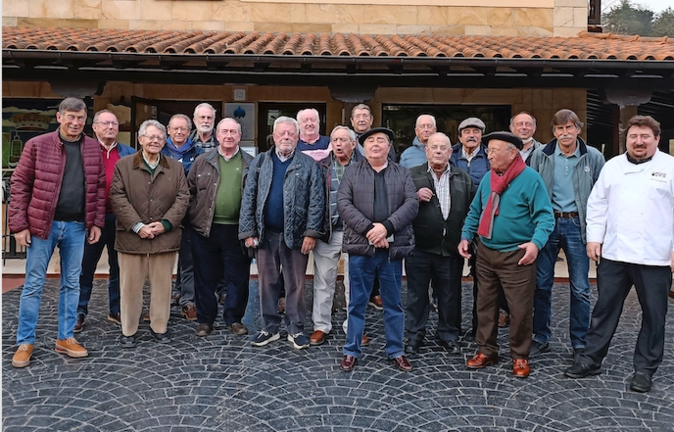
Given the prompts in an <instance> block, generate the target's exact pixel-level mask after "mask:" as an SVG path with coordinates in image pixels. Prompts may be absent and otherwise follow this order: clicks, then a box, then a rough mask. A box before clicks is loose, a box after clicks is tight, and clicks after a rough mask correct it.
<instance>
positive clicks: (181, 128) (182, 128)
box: [171, 126, 187, 132]
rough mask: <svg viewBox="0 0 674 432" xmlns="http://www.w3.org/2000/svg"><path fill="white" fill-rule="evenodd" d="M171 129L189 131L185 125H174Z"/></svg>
mask: <svg viewBox="0 0 674 432" xmlns="http://www.w3.org/2000/svg"><path fill="white" fill-rule="evenodd" d="M171 130H174V131H178V132H187V128H186V127H183V126H179V127H172V128H171Z"/></svg>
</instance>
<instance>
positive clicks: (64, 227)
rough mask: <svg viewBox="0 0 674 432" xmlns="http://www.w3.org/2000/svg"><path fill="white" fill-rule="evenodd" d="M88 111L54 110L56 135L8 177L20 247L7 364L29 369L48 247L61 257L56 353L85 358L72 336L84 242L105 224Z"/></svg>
mask: <svg viewBox="0 0 674 432" xmlns="http://www.w3.org/2000/svg"><path fill="white" fill-rule="evenodd" d="M86 120H87V107H86V105H85V104H84V102H83V101H82V100H81V99H76V98H66V99H64V100H63V101H62V102H61V104H60V105H59V110H58V112H57V113H56V121H57V122H58V123H59V128H58V130H56V131H54V132H49V133H46V134H42V135H38V136H36V137H34V138H31V139H30V140H28V142H26V146H25V147H24V149H23V152H22V153H21V158H20V159H19V164H18V166H17V167H16V170H15V171H14V174H13V175H12V178H11V191H12V199H11V201H10V202H9V210H8V218H9V230H10V232H12V233H14V237H15V238H16V242H17V243H18V244H19V246H23V247H25V248H27V257H26V281H25V283H24V286H23V290H22V292H21V302H20V304H19V327H18V329H17V332H16V344H17V347H18V348H17V350H16V353H15V354H14V358H13V359H12V365H13V366H14V367H17V368H21V367H26V366H28V365H29V364H30V358H31V356H32V355H33V344H34V342H35V327H36V326H37V319H38V313H39V311H40V295H41V294H42V288H43V287H44V283H45V280H46V277H47V267H48V266H49V260H50V259H51V256H52V254H53V253H54V248H55V247H56V246H58V247H59V251H60V255H61V288H60V294H59V308H58V309H59V310H58V337H57V339H56V352H58V353H63V354H66V355H67V356H69V357H76V358H79V357H86V356H87V355H89V354H88V352H87V350H86V348H84V347H83V346H81V345H80V344H79V343H78V342H77V340H75V338H74V337H73V329H74V327H75V323H76V321H77V302H78V300H79V294H80V292H79V291H80V283H79V280H78V279H79V276H80V272H81V270H82V257H83V255H84V243H85V241H86V242H88V243H89V244H93V243H96V242H98V241H99V239H100V237H101V228H103V227H104V226H105V167H104V165H103V160H102V159H101V150H100V146H99V144H98V143H97V142H96V140H94V139H92V138H89V137H87V136H86V135H84V133H83V129H84V124H85V123H86Z"/></svg>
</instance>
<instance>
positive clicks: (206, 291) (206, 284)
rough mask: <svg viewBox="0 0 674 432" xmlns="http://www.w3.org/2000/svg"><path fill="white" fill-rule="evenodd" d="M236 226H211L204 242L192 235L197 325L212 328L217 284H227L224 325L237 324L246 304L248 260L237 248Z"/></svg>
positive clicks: (239, 245) (237, 233) (237, 228)
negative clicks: (224, 282) (201, 324)
mask: <svg viewBox="0 0 674 432" xmlns="http://www.w3.org/2000/svg"><path fill="white" fill-rule="evenodd" d="M238 235H239V226H238V225H222V224H213V226H212V227H211V234H210V236H209V237H208V238H206V237H204V236H202V235H201V234H199V233H197V232H196V231H192V256H193V258H194V276H195V279H196V284H195V287H196V290H195V293H194V294H195V295H194V297H195V300H196V306H197V322H199V323H205V324H211V325H212V324H213V322H214V321H215V318H216V316H217V314H218V296H217V294H216V291H217V289H218V283H219V281H220V280H221V279H222V278H223V275H224V277H225V279H226V280H227V298H226V299H225V306H224V310H223V320H224V322H225V324H227V325H231V324H233V323H235V322H241V319H242V318H243V315H244V314H245V313H246V305H247V304H248V283H249V279H250V258H248V255H247V254H245V253H244V252H243V250H242V248H241V241H240V240H239V237H238Z"/></svg>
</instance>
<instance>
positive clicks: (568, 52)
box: [2, 27, 674, 61]
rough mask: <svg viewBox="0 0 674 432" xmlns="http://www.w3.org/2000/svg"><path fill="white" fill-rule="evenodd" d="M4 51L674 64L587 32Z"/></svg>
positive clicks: (235, 39) (267, 36)
mask: <svg viewBox="0 0 674 432" xmlns="http://www.w3.org/2000/svg"><path fill="white" fill-rule="evenodd" d="M2 47H3V49H11V50H56V51H66V50H67V51H100V52H120V53H121V52H131V53H157V54H209V55H285V56H347V57H348V56H354V57H355V56H376V57H381V56H390V57H436V58H438V57H448V58H462V57H463V58H491V59H493V58H504V59H517V58H525V59H532V58H542V59H585V60H592V59H597V60H604V59H618V60H639V61H663V60H669V61H672V60H674V39H672V38H668V37H666V36H665V37H657V38H655V37H642V36H638V35H637V36H635V35H629V36H625V35H614V34H611V33H605V34H602V33H587V32H581V33H579V34H578V36H577V37H569V38H561V37H524V36H455V35H452V36H449V35H426V34H421V35H381V34H379V35H367V34H362V35H359V34H354V33H350V34H342V33H336V34H328V33H321V34H316V33H308V34H299V33H293V34H286V33H268V32H265V33H258V32H250V33H246V32H235V33H231V32H207V31H169V30H115V29H71V28H39V27H3V28H2Z"/></svg>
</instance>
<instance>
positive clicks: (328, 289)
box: [309, 126, 363, 345]
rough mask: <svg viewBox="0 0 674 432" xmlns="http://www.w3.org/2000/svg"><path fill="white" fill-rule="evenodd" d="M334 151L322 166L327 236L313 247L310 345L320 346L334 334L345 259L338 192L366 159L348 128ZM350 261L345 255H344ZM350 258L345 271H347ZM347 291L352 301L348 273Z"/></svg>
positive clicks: (337, 135) (334, 141)
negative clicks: (347, 172)
mask: <svg viewBox="0 0 674 432" xmlns="http://www.w3.org/2000/svg"><path fill="white" fill-rule="evenodd" d="M330 144H331V145H332V151H331V152H330V154H329V155H328V157H326V158H325V159H323V160H322V161H321V162H320V164H321V167H322V168H323V174H324V177H325V179H326V182H327V185H326V191H327V195H326V199H325V206H326V214H325V226H326V228H325V235H324V236H323V237H321V238H319V239H318V241H317V242H316V247H314V251H313V252H314V307H313V311H312V315H311V319H312V320H313V322H314V332H313V333H312V335H311V337H310V338H309V343H310V344H311V345H321V344H322V343H323V342H325V339H326V338H327V336H328V334H329V333H330V331H331V330H332V301H333V298H334V295H335V283H336V281H337V266H338V264H339V258H340V257H341V256H342V237H343V235H344V223H343V222H342V218H341V217H340V216H339V213H337V190H338V189H339V184H340V183H341V181H342V177H343V176H344V170H346V168H347V167H348V166H351V165H352V164H353V163H355V162H358V161H359V160H361V159H362V158H363V157H362V156H361V155H360V153H358V152H357V151H355V148H356V134H355V132H353V131H352V130H351V129H349V128H348V127H346V126H337V127H335V128H334V129H333V130H332V133H331V134H330ZM344 256H345V257H347V255H346V254H344ZM348 265H349V264H348V257H347V258H346V259H345V260H344V268H345V269H346V268H347V267H348ZM344 273H345V274H344V287H345V295H346V297H347V300H346V301H347V303H348V301H349V299H348V296H349V281H348V270H345V272H344Z"/></svg>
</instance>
